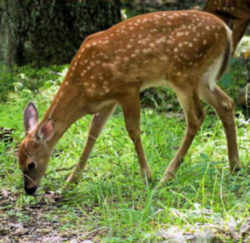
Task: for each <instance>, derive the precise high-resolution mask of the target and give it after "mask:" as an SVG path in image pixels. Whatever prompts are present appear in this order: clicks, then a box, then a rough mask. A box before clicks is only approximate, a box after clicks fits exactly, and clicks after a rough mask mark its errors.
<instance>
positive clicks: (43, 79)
mask: <svg viewBox="0 0 250 243" xmlns="http://www.w3.org/2000/svg"><path fill="white" fill-rule="evenodd" d="M64 68H65V66H50V67H49V68H48V67H47V68H46V67H44V68H41V69H34V68H32V67H31V66H23V67H20V68H18V67H14V68H13V70H12V71H11V72H9V71H7V69H6V68H5V66H0V102H1V101H6V100H7V98H8V95H9V94H10V93H13V92H14V93H18V92H21V91H23V90H26V93H37V92H38V91H39V89H40V88H41V87H42V86H46V87H48V86H51V85H52V84H53V83H57V84H58V82H59V81H60V79H61V77H60V72H61V71H62V70H63V69H64Z"/></svg>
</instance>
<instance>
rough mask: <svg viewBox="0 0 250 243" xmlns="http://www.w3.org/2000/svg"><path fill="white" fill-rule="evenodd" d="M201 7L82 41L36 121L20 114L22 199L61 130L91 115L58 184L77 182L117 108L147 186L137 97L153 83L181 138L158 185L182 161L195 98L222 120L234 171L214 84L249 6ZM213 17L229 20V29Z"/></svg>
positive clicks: (224, 100) (230, 124)
mask: <svg viewBox="0 0 250 243" xmlns="http://www.w3.org/2000/svg"><path fill="white" fill-rule="evenodd" d="M205 10H207V11H208V12H206V11H197V10H179V11H160V12H154V13H148V14H143V15H138V16H136V17H132V18H130V19H127V20H125V21H122V22H120V23H118V24H116V25H114V26H112V27H111V28H109V29H107V30H104V31H101V32H98V33H95V34H92V35H90V36H88V37H87V38H86V39H85V40H84V41H83V43H82V45H81V46H80V49H79V50H78V51H77V53H76V54H75V56H74V57H73V59H72V61H71V64H70V66H69V69H68V71H67V74H66V76H65V78H64V81H63V82H62V84H61V85H60V88H59V90H58V91H57V93H56V95H55V97H54V98H53V100H52V102H51V105H50V106H49V108H48V109H47V111H46V112H45V114H44V115H43V118H42V120H41V121H40V122H39V121H38V111H37V108H36V106H35V104H34V103H33V102H30V103H29V104H28V105H27V107H26V108H25V110H24V127H25V138H24V139H23V141H22V142H21V144H20V146H19V150H18V160H19V167H20V169H21V171H22V173H23V178H24V189H25V191H26V193H27V194H29V195H32V194H34V193H35V191H36V190H37V188H38V186H39V185H40V182H41V178H42V177H43V176H44V174H45V171H46V168H47V165H48V161H49V158H50V155H51V152H52V151H53V148H54V146H55V145H56V143H57V142H58V140H59V139H60V138H61V137H62V136H63V134H64V133H65V132H66V130H67V129H68V128H69V127H70V126H71V125H72V124H73V123H74V122H75V121H77V120H78V119H80V118H82V117H84V116H85V115H87V114H92V115H93V118H92V121H91V124H90V128H89V131H88V136H87V140H86V143H85V147H84V149H83V152H82V154H81V156H80V159H79V161H78V163H77V164H76V165H75V167H74V169H73V171H72V173H71V174H70V175H69V176H68V178H67V180H66V184H69V183H77V182H78V181H79V180H80V178H81V175H82V171H83V169H84V168H85V166H86V163H87V160H88V158H89V155H90V153H91V151H92V149H93V146H94V144H95V142H96V140H97V138H98V136H99V135H100V133H101V131H102V129H103V128H104V125H105V123H106V122H107V120H108V118H109V117H110V116H111V115H112V113H113V112H114V110H115V109H116V107H117V106H118V105H119V106H121V108H122V111H123V114H124V119H125V126H126V129H127V132H128V135H129V137H130V138H131V141H132V143H133V144H134V147H135V151H136V154H137V157H138V162H139V166H140V172H141V175H142V177H143V179H144V180H145V181H147V180H148V181H150V179H151V177H152V173H151V170H150V168H149V166H148V164H147V160H146V156H145V153H144V149H143V145H142V141H141V137H140V99H139V94H140V92H141V91H143V90H144V89H146V88H148V87H155V86H168V87H170V88H172V89H173V90H174V91H175V93H176V96H177V99H178V101H179V103H180V105H181V106H182V108H183V111H184V115H185V121H186V130H185V134H184V137H183V140H182V142H181V145H180V147H179V149H178V151H177V152H176V154H175V156H174V158H173V159H172V161H171V162H170V163H169V165H168V167H167V168H166V170H165V172H164V174H163V176H162V179H161V181H160V183H161V184H162V183H165V182H167V181H169V180H172V179H174V178H175V176H176V173H177V170H178V168H179V167H180V165H181V164H182V162H183V161H184V157H185V154H186V153H187V151H188V149H189V147H190V146H191V144H192V141H193V139H194V137H195V135H196V133H197V131H198V130H199V128H200V126H201V124H202V122H203V120H204V117H205V112H204V111H203V105H202V101H205V102H206V103H207V104H209V105H211V106H212V107H213V108H214V109H215V111H216V113H217V115H218V116H219V118H220V119H221V121H222V124H223V127H224V130H225V134H226V140H227V148H228V159H229V165H230V171H231V172H235V171H238V170H240V169H241V167H242V165H241V162H240V160H239V153H238V147H237V135H236V125H235V119H234V102H233V100H232V99H231V98H230V97H229V96H228V95H227V94H226V93H225V92H224V91H222V89H221V88H220V87H219V86H218V85H217V81H218V80H219V79H220V78H221V76H222V75H223V73H224V72H225V71H226V70H227V69H228V63H229V60H230V57H231V56H232V54H233V52H234V50H235V48H236V46H237V43H238V42H239V40H240V39H241V37H242V35H243V32H244V31H243V30H244V29H245V28H246V26H247V24H248V23H249V22H250V4H249V0H237V1H226V0H221V1H218V0H217V1H216V0H214V1H213V0H211V1H210V0H208V2H207V5H206V6H205ZM209 12H210V13H209ZM214 13H215V14H217V16H216V15H215V14H214ZM221 13H222V15H223V16H224V17H226V18H227V17H229V18H231V19H232V27H231V28H232V29H230V27H229V26H228V25H227V24H226V22H224V21H223V18H221V17H220V14H221ZM239 29H240V33H238V32H237V31H238V30H239Z"/></svg>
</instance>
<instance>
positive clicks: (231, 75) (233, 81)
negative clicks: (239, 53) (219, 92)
mask: <svg viewBox="0 0 250 243" xmlns="http://www.w3.org/2000/svg"><path fill="white" fill-rule="evenodd" d="M249 70H250V61H249V60H247V59H243V58H233V59H232V60H231V64H230V70H229V72H227V73H226V74H224V75H223V77H222V78H221V80H220V82H219V84H220V85H221V86H222V87H223V88H224V89H225V90H226V91H227V93H228V94H229V95H230V96H232V97H234V98H235V99H236V98H237V95H238V90H239V88H243V87H245V86H246V84H247V82H248V79H249V74H250V73H249Z"/></svg>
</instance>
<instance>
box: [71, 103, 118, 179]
mask: <svg viewBox="0 0 250 243" xmlns="http://www.w3.org/2000/svg"><path fill="white" fill-rule="evenodd" d="M115 107H116V104H112V105H109V106H107V107H105V108H103V110H102V111H100V112H99V113H96V114H95V115H94V117H93V120H92V122H91V126H90V130H89V133H88V139H87V142H86V145H85V147H84V150H83V153H82V155H81V157H80V161H79V162H78V163H77V165H76V166H75V168H74V170H73V172H72V173H71V175H70V176H69V177H68V178H67V183H71V182H77V181H78V180H79V178H80V176H81V172H82V170H83V169H84V167H85V165H86V163H87V160H88V158H89V155H90V153H91V151H92V149H93V147H94V144H95V141H96V139H97V138H98V136H99V135H100V133H101V131H102V129H103V127H104V125H105V123H106V121H107V120H108V118H109V117H110V116H111V115H112V113H113V112H114V110H115Z"/></svg>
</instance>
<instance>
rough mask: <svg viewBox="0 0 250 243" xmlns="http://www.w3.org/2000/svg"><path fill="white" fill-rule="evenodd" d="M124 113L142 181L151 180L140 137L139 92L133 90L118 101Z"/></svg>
mask: <svg viewBox="0 0 250 243" xmlns="http://www.w3.org/2000/svg"><path fill="white" fill-rule="evenodd" d="M120 103H121V106H122V109H123V113H124V119H125V123H126V128H127V131H128V134H129V136H130V138H131V140H132V141H133V143H134V146H135V149H136V153H137V156H138V162H139V164H140V169H141V175H142V177H143V179H144V180H145V179H146V182H147V180H151V177H152V174H151V171H150V168H149V166H148V164H147V161H146V158H145V154H144V150H143V146H142V142H141V135H140V100H139V92H137V91H135V90H133V91H132V94H131V93H130V94H129V95H127V96H126V97H123V98H121V99H120Z"/></svg>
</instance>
